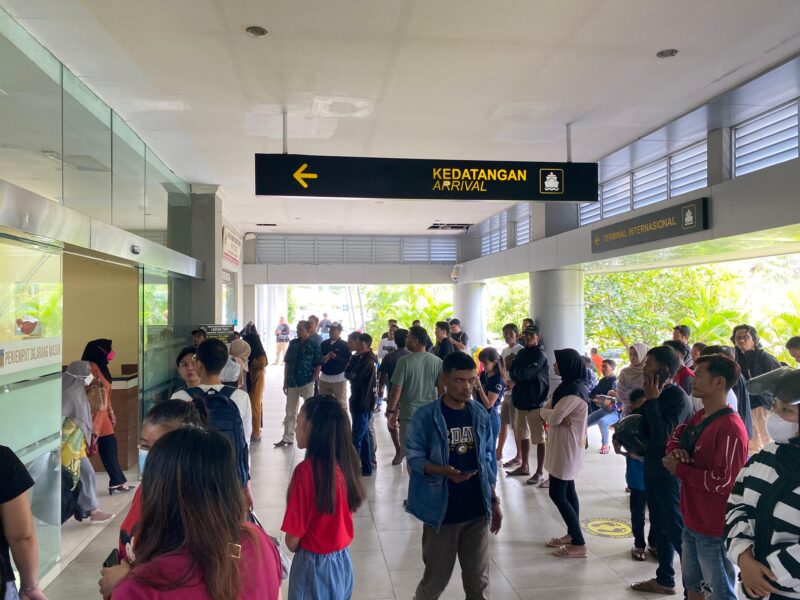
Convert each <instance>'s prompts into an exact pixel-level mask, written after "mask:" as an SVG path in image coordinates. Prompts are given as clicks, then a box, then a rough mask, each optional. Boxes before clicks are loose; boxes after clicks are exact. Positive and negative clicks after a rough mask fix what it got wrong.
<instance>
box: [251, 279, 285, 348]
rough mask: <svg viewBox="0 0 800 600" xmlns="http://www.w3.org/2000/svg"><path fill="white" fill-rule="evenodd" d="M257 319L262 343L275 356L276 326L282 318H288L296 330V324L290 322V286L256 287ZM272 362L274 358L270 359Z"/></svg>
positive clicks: (255, 320)
mask: <svg viewBox="0 0 800 600" xmlns="http://www.w3.org/2000/svg"><path fill="white" fill-rule="evenodd" d="M254 287H255V288H256V294H255V299H256V307H255V318H254V319H253V322H254V323H255V324H256V327H257V328H258V331H259V332H261V342H262V343H263V344H264V346H265V347H266V348H268V352H269V356H271V357H273V358H274V356H275V336H274V335H273V332H274V331H275V326H276V325H277V324H278V319H279V318H280V317H286V318H287V323H289V326H290V327H292V328H294V323H290V322H289V321H288V316H287V314H286V313H287V309H288V300H289V294H288V286H286V285H263V284H261V285H256V286H254ZM270 360H272V358H271V359H270Z"/></svg>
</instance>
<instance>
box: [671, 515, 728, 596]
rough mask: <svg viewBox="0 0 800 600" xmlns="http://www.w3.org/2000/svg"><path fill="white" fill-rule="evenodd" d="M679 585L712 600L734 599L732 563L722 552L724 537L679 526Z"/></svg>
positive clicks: (723, 549)
mask: <svg viewBox="0 0 800 600" xmlns="http://www.w3.org/2000/svg"><path fill="white" fill-rule="evenodd" d="M681 569H682V571H683V585H684V586H685V587H686V589H687V590H689V591H691V592H695V593H697V594H703V595H704V596H705V597H706V598H711V599H712V600H736V592H735V591H734V586H735V584H736V580H735V575H734V571H733V563H731V561H730V559H728V555H727V553H726V552H725V538H724V537H711V536H708V535H703V534H702V533H697V532H696V531H692V530H691V529H689V528H688V527H684V528H683V555H682V556H681Z"/></svg>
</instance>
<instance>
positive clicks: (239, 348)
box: [230, 338, 250, 391]
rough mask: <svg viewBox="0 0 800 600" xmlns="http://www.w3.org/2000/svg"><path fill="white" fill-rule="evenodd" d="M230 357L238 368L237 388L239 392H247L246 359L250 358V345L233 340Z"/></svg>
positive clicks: (239, 340)
mask: <svg viewBox="0 0 800 600" xmlns="http://www.w3.org/2000/svg"><path fill="white" fill-rule="evenodd" d="M230 356H231V358H232V359H233V360H235V361H236V363H237V364H238V365H239V367H240V371H239V381H238V382H237V387H238V388H239V389H240V390H244V391H247V372H248V370H249V367H248V364H247V363H248V359H249V358H250V344H248V343H247V342H245V341H244V340H242V339H238V338H237V339H235V340H233V341H232V342H231V348H230Z"/></svg>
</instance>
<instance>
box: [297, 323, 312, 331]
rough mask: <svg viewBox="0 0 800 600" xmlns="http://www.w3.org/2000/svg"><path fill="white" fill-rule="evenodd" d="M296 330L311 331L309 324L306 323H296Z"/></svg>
mask: <svg viewBox="0 0 800 600" xmlns="http://www.w3.org/2000/svg"><path fill="white" fill-rule="evenodd" d="M297 329H304V330H305V331H309V332H310V331H311V323H309V322H308V321H298V322H297Z"/></svg>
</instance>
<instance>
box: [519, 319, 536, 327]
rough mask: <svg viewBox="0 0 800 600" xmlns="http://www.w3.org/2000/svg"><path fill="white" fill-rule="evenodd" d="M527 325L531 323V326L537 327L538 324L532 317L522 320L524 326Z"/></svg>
mask: <svg viewBox="0 0 800 600" xmlns="http://www.w3.org/2000/svg"><path fill="white" fill-rule="evenodd" d="M525 323H530V324H531V325H535V324H536V322H535V321H534V320H533V319H531V318H530V317H527V318H525V319H522V324H523V325H525Z"/></svg>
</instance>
